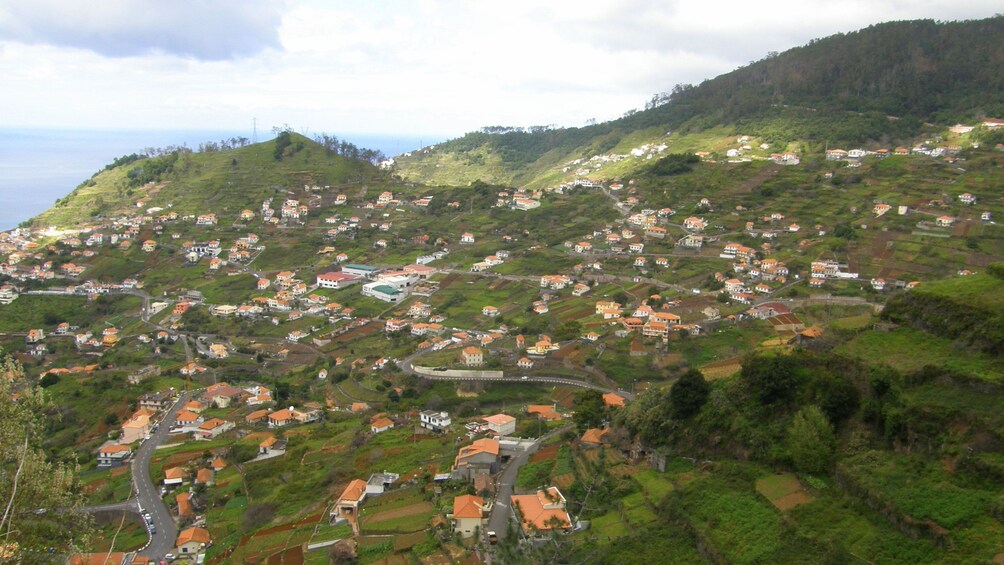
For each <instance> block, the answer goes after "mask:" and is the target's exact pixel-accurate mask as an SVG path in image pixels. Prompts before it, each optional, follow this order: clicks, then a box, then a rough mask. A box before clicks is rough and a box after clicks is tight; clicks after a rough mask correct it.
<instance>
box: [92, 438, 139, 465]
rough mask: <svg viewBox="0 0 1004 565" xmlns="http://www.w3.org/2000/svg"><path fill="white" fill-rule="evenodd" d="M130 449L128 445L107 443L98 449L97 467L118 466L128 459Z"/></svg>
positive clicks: (130, 453)
mask: <svg viewBox="0 0 1004 565" xmlns="http://www.w3.org/2000/svg"><path fill="white" fill-rule="evenodd" d="M131 455H132V449H130V448H129V446H128V445H123V444H109V445H104V446H102V447H101V449H99V450H98V467H118V466H120V465H122V464H124V463H125V462H126V460H128V459H129V456H131Z"/></svg>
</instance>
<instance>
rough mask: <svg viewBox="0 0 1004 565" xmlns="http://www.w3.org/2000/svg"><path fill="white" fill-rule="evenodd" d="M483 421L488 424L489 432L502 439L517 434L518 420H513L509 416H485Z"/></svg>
mask: <svg viewBox="0 0 1004 565" xmlns="http://www.w3.org/2000/svg"><path fill="white" fill-rule="evenodd" d="M482 420H484V421H485V422H486V423H487V424H488V429H489V430H491V431H492V432H494V433H495V434H496V435H498V436H500V437H501V436H508V435H512V434H514V433H516V418H513V417H512V416H510V415H508V414H495V415H493V416H485V417H484V418H482Z"/></svg>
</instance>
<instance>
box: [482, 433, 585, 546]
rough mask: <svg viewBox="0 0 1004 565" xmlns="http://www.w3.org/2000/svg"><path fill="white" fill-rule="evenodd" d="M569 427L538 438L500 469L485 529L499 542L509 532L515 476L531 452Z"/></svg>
mask: <svg viewBox="0 0 1004 565" xmlns="http://www.w3.org/2000/svg"><path fill="white" fill-rule="evenodd" d="M571 427H572V424H569V425H567V426H562V427H560V428H558V429H555V430H551V431H550V432H547V433H546V434H544V435H542V436H540V437H539V438H537V440H536V441H534V442H533V444H534V447H533V448H531V449H525V450H523V451H520V452H519V453H518V454H516V455H515V456H513V458H512V459H510V460H509V462H508V463H507V464H506V466H505V468H504V469H502V474H501V475H499V479H498V485H497V487H496V489H495V504H494V505H493V506H492V514H491V516H489V518H488V528H487V530H489V531H494V532H495V533H496V534H498V537H499V540H500V541H501V540H504V539H505V537H506V534H507V533H508V530H509V528H507V527H506V525H507V524H508V522H509V517H510V516H511V515H512V510H511V509H510V508H509V504H510V502H509V501H510V498H509V497H510V496H512V489H513V485H515V484H516V474H517V473H519V468H520V467H522V466H523V465H526V462H527V461H528V460H529V459H530V453H531V452H532V451H536V448H537V447H540V444H541V442H544V441H547V440H548V439H550V438H552V437H554V436H556V435H559V434H561V433H562V432H564V431H565V430H567V429H569V428H571Z"/></svg>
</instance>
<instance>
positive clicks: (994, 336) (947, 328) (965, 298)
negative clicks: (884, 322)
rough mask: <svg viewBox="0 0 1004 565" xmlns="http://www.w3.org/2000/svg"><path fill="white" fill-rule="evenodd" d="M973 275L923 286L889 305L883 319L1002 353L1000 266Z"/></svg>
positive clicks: (1003, 285) (1002, 270)
mask: <svg viewBox="0 0 1004 565" xmlns="http://www.w3.org/2000/svg"><path fill="white" fill-rule="evenodd" d="M990 270H991V272H992V273H993V274H977V275H974V276H972V277H965V278H961V279H948V280H944V281H937V282H933V283H931V284H925V285H922V286H920V287H918V288H917V289H916V290H915V291H914V292H909V293H906V294H903V295H900V296H897V297H896V298H894V299H893V300H890V301H889V304H888V305H887V307H886V309H885V311H884V312H883V317H884V318H886V319H888V320H891V321H894V322H897V323H900V324H907V325H911V326H913V327H916V328H918V329H922V330H926V331H929V332H931V333H933V334H936V335H938V336H940V337H944V338H948V339H952V340H955V341H957V342H959V343H962V344H965V345H969V346H972V347H974V348H975V349H978V350H980V351H984V352H986V353H989V354H992V355H1000V354H1001V353H1004V280H1002V278H1004V277H1002V275H1004V264H1001V263H995V264H993V265H991V266H990Z"/></svg>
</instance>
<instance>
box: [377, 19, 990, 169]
mask: <svg viewBox="0 0 1004 565" xmlns="http://www.w3.org/2000/svg"><path fill="white" fill-rule="evenodd" d="M1002 31H1004V17H995V18H989V19H986V20H978V21H965V22H949V23H936V22H933V21H930V20H919V21H908V22H891V23H886V24H880V25H875V26H871V27H869V28H866V29H863V30H860V31H857V32H854V33H849V34H838V35H834V36H831V37H828V38H825V39H820V40H815V41H812V42H810V43H809V44H808V45H805V46H801V47H796V48H793V49H790V50H788V51H786V52H784V53H781V54H771V55H769V56H768V57H766V58H765V59H762V60H760V61H758V62H756V63H754V64H751V65H748V66H746V67H742V68H739V69H736V70H735V71H732V72H730V73H727V74H725V75H722V76H719V77H717V78H714V79H712V80H708V81H705V82H703V83H702V84H700V85H698V86H693V85H678V86H677V87H676V88H674V89H673V91H672V92H668V93H663V94H660V95H656V96H654V97H653V99H652V100H651V101H650V102H649V103H648V104H647V105H646V106H647V109H646V110H644V111H640V112H634V111H632V112H628V114H626V115H625V116H624V117H622V118H620V119H618V120H613V121H610V122H606V123H602V124H596V125H592V126H588V127H582V128H560V129H546V128H531V129H530V130H529V131H526V130H523V129H519V128H500V127H495V128H485V129H483V130H481V131H479V132H472V133H469V134H467V135H465V136H463V137H461V138H459V139H455V140H452V141H448V142H446V143H442V144H439V145H436V146H433V147H430V148H426V149H424V150H422V151H420V152H415V153H413V154H411V155H408V156H404V157H402V158H400V159H399V160H398V164H397V165H398V166H397V169H398V173H399V174H401V175H402V176H403V177H405V178H408V179H410V180H418V181H425V182H431V183H442V184H458V183H465V184H466V183H467V182H471V181H473V180H476V179H481V180H484V181H490V182H500V183H510V184H517V185H533V186H537V185H541V184H542V183H546V181H547V179H546V178H545V177H546V176H547V175H546V172H547V171H548V170H552V169H554V167H555V166H556V165H559V164H564V163H566V162H569V161H574V160H575V159H589V158H590V157H591V156H594V155H600V154H604V153H628V152H630V151H631V150H632V149H639V148H641V147H642V146H644V145H646V144H650V145H661V144H666V145H669V146H670V147H675V146H688V147H689V146H692V145H697V146H699V147H701V149H702V150H705V151H714V150H715V149H716V146H717V145H720V144H721V142H722V141H723V140H725V139H727V138H730V137H734V136H735V135H736V134H747V135H751V136H755V137H757V138H759V141H761V142H764V143H768V144H770V145H771V146H773V149H774V150H777V149H781V150H783V149H784V148H785V147H786V146H787V145H788V144H790V143H793V142H805V143H808V144H810V146H812V147H815V148H816V149H819V150H821V149H822V147H823V146H825V145H827V144H828V145H829V146H830V147H833V146H843V145H868V144H875V143H884V144H888V143H890V142H903V143H906V142H908V141H910V140H911V139H912V138H913V137H914V136H917V135H920V134H923V133H925V132H928V131H938V130H939V129H943V127H944V126H947V125H951V124H954V123H956V122H958V121H967V120H968V121H972V120H974V119H976V118H978V117H981V116H996V115H999V114H1004V94H1002V92H1004V89H1002V88H1001V86H1002V85H1004V73H1002V72H1001V71H1000V69H1001V68H1002V67H1001V65H1000V62H1001V61H1002V60H1004V40H1002V38H1004V33H1001V32H1002ZM930 124H934V126H941V127H934V126H931V125H930ZM668 132H671V133H668ZM645 153H649V151H647V150H646V151H645ZM636 164H637V163H636ZM560 168H563V167H560ZM573 170H574V167H573Z"/></svg>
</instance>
